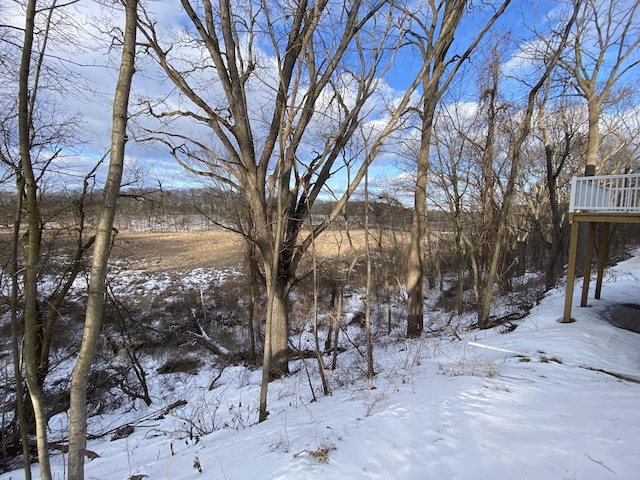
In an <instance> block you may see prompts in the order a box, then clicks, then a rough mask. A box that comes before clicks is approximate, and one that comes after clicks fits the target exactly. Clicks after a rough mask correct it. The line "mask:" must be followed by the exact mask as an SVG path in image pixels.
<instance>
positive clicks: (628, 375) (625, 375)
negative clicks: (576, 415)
mask: <svg viewBox="0 0 640 480" xmlns="http://www.w3.org/2000/svg"><path fill="white" fill-rule="evenodd" d="M469 345H470V346H472V347H478V348H484V349H486V350H493V351H496V352H502V353H508V354H509V355H513V356H514V357H521V358H532V357H533V356H534V355H531V354H529V353H524V352H517V351H515V350H508V349H506V348H499V347H493V346H491V345H485V344H483V343H478V342H469ZM537 353H538V355H544V358H546V359H547V360H546V361H549V359H555V360H556V363H561V364H563V365H568V366H571V367H578V368H584V369H586V370H591V371H594V372H601V373H606V374H607V375H611V376H613V377H616V378H618V379H620V380H625V381H628V382H634V383H640V373H635V372H623V371H620V370H612V369H610V368H602V367H595V366H592V365H587V364H584V363H578V362H565V361H563V360H560V357H558V356H555V355H553V356H550V355H548V354H546V353H543V352H537Z"/></svg>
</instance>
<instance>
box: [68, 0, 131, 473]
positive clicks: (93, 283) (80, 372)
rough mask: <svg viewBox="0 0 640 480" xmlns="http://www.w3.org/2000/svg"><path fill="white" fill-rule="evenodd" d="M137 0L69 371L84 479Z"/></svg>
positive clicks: (72, 452) (73, 452)
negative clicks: (82, 321)
mask: <svg viewBox="0 0 640 480" xmlns="http://www.w3.org/2000/svg"><path fill="white" fill-rule="evenodd" d="M137 9H138V2H137V0H127V1H126V2H125V14H126V19H125V27H124V39H123V45H122V60H121V63H120V72H119V76H118V81H117V84H116V90H115V96H114V100H113V112H112V129H111V149H110V153H111V155H110V159H109V170H108V173H107V181H106V184H105V189H104V199H103V204H102V209H101V212H100V219H99V221H98V226H97V231H96V235H95V246H94V249H93V260H92V263H91V276H90V279H89V295H88V298H87V308H86V313H85V324H84V329H83V333H82V343H81V345H80V351H79V352H78V359H77V360H76V364H75V366H74V368H73V372H72V375H71V407H70V408H71V409H70V413H69V460H68V461H69V478H70V479H73V480H82V479H84V453H85V448H86V443H87V380H88V377H89V371H90V369H91V364H92V363H93V360H94V358H95V353H96V346H97V343H98V337H99V334H100V329H101V325H102V312H103V309H104V302H105V294H106V284H105V279H106V275H107V263H108V259H109V253H110V251H111V242H112V230H113V221H114V217H115V214H116V208H117V202H118V196H119V193H120V184H121V181H122V173H123V168H124V156H125V145H126V142H127V121H128V106H129V94H130V92H131V82H132V78H133V73H134V70H135V48H136V33H137V27H136V22H137Z"/></svg>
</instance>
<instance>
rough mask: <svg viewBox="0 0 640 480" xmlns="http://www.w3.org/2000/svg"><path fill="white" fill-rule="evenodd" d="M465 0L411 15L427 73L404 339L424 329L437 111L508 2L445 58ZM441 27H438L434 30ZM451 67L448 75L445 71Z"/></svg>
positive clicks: (408, 272)
mask: <svg viewBox="0 0 640 480" xmlns="http://www.w3.org/2000/svg"><path fill="white" fill-rule="evenodd" d="M467 3H468V2H466V1H444V2H439V3H438V4H437V5H436V3H435V2H429V5H430V9H431V11H430V12H429V13H430V14H431V16H430V17H429V16H428V15H427V16H426V17H427V18H428V20H425V19H424V18H423V16H424V12H418V13H416V14H413V15H412V16H411V18H412V20H413V21H414V22H415V24H416V26H417V28H419V30H421V31H420V32H418V33H416V32H412V33H413V37H414V38H416V43H417V46H418V48H419V50H420V53H421V55H422V60H423V61H424V64H425V65H428V66H429V68H428V69H426V70H425V71H424V72H423V73H422V77H421V81H422V90H423V100H422V101H423V105H422V112H421V120H422V121H421V126H420V129H421V136H420V151H419V154H418V159H417V166H416V184H415V188H414V214H413V221H412V227H411V241H410V245H409V257H408V262H407V336H409V337H412V336H413V337H414V336H418V335H420V334H421V333H422V330H423V328H424V293H423V290H424V238H425V234H426V231H425V230H426V223H425V214H426V191H427V169H428V166H429V151H430V148H431V135H432V131H431V130H432V127H433V120H434V116H435V109H436V106H437V104H438V102H439V100H440V98H441V97H442V95H443V93H444V91H445V90H446V89H447V87H448V86H449V84H450V83H451V80H452V79H453V77H454V76H455V74H456V72H457V71H458V69H459V68H460V66H461V65H462V62H464V61H465V60H466V59H467V58H468V57H469V55H471V52H472V51H473V50H474V49H475V47H476V46H477V45H478V43H479V42H480V40H481V39H482V38H483V37H484V35H485V34H486V33H487V31H488V30H489V28H491V26H492V25H493V24H494V23H495V21H496V20H497V19H498V18H499V17H500V16H501V15H502V13H503V12H504V11H505V9H506V8H507V6H508V5H509V3H510V0H505V1H504V2H502V4H501V5H500V6H499V7H498V8H496V10H495V14H494V15H493V16H492V17H491V19H489V21H488V22H487V23H486V24H485V26H484V27H483V28H482V30H481V31H480V32H479V33H478V34H477V35H476V37H475V38H474V39H473V40H472V41H471V43H470V45H469V47H468V48H467V50H466V51H465V52H464V53H463V54H462V55H456V56H455V57H454V59H451V60H450V59H448V58H447V53H448V51H449V48H450V47H451V44H452V42H453V39H454V35H455V33H456V30H457V29H458V26H459V25H460V20H461V19H462V15H463V14H464V11H465V8H466V7H467ZM437 26H439V28H436V27H437ZM450 64H451V69H450V71H449V73H448V74H447V75H446V76H445V70H446V69H447V67H449V65H450Z"/></svg>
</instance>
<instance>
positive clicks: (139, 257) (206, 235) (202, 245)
mask: <svg viewBox="0 0 640 480" xmlns="http://www.w3.org/2000/svg"><path fill="white" fill-rule="evenodd" d="M349 236H350V237H351V239H350V240H349V237H348V236H347V235H346V234H345V233H344V232H340V231H333V230H329V231H326V232H324V233H323V234H322V235H320V236H319V237H318V239H317V240H316V245H315V252H316V253H317V254H318V255H319V256H321V257H330V256H337V255H352V254H353V253H354V251H355V252H356V253H358V254H361V253H363V252H364V247H365V245H364V240H365V234H364V230H354V231H351V232H350V233H349ZM377 242H378V234H377V232H371V248H372V249H375V248H377V247H376V244H377ZM406 242H408V234H406V233H399V234H397V235H396V239H395V240H394V239H393V238H392V236H391V233H390V232H385V234H384V237H383V245H384V246H385V247H393V246H394V244H399V245H403V244H406ZM243 248H244V241H243V239H242V237H241V236H240V235H238V234H236V233H233V232H227V231H208V232H172V233H139V232H120V233H119V234H118V236H117V238H116V244H115V248H114V250H113V258H114V259H121V260H122V259H129V260H130V261H131V260H133V262H134V264H133V265H132V266H134V267H140V268H142V269H144V270H148V271H162V270H188V269H193V268H212V267H213V268H225V267H232V266H236V265H239V264H240V263H242V259H243ZM311 251H312V249H311V248H310V249H309V252H311ZM136 262H138V263H139V265H135V263H136Z"/></svg>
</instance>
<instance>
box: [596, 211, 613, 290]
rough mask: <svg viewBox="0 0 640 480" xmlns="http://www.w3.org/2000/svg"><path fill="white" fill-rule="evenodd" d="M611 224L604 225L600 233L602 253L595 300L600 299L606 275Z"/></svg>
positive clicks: (599, 259)
mask: <svg viewBox="0 0 640 480" xmlns="http://www.w3.org/2000/svg"><path fill="white" fill-rule="evenodd" d="M609 225H610V224H609V222H606V223H603V224H602V231H601V232H600V251H599V252H598V278H597V280H596V293H595V298H597V299H600V292H601V291H602V277H603V275H604V264H605V263H606V261H607V253H608V251H609Z"/></svg>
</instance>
